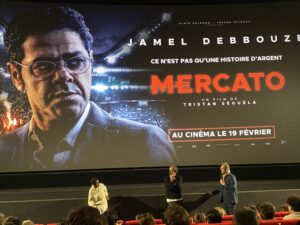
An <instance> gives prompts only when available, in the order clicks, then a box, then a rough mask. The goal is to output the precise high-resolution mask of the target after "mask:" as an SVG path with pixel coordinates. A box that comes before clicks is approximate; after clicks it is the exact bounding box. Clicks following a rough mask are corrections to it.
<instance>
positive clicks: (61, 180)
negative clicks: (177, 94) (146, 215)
mask: <svg viewBox="0 0 300 225" xmlns="http://www.w3.org/2000/svg"><path fill="white" fill-rule="evenodd" d="M299 169H300V164H274V165H232V166H231V170H232V172H233V173H234V174H236V176H237V177H238V178H239V180H263V179H298V178H300V174H299V173H297V172H296V171H299ZM167 171H168V170H167V168H147V169H142V168H131V169H115V170H111V169H110V170H83V171H57V172H31V173H7V174H1V173H0V180H1V185H0V189H9V188H35V187H68V186H74V187H76V186H85V185H87V184H88V183H89V179H90V177H92V176H98V177H101V179H102V180H104V181H105V183H106V184H111V185H115V184H142V183H160V182H161V180H162V177H163V176H165V174H166V173H167ZM180 173H181V174H182V176H183V177H184V180H185V182H201V181H213V180H216V179H217V178H218V177H219V173H220V172H219V166H208V167H180Z"/></svg>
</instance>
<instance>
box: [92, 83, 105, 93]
mask: <svg viewBox="0 0 300 225" xmlns="http://www.w3.org/2000/svg"><path fill="white" fill-rule="evenodd" d="M92 89H94V90H96V91H98V92H105V91H106V90H107V89H108V86H106V85H104V84H96V85H93V86H92Z"/></svg>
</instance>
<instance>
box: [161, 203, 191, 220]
mask: <svg viewBox="0 0 300 225" xmlns="http://www.w3.org/2000/svg"><path fill="white" fill-rule="evenodd" d="M164 220H165V223H166V225H189V224H190V216H189V214H188V212H187V211H186V210H185V209H184V208H183V207H182V206H181V205H178V204H172V205H170V206H169V207H168V208H167V209H166V211H165V212H164Z"/></svg>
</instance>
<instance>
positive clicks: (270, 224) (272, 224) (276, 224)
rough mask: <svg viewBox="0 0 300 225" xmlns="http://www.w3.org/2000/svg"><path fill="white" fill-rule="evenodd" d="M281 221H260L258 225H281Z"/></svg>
mask: <svg viewBox="0 0 300 225" xmlns="http://www.w3.org/2000/svg"><path fill="white" fill-rule="evenodd" d="M281 222H282V220H260V221H259V225H281Z"/></svg>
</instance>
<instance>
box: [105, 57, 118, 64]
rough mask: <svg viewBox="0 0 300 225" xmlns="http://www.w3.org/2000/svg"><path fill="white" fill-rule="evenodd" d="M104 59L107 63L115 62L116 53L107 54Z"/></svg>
mask: <svg viewBox="0 0 300 225" xmlns="http://www.w3.org/2000/svg"><path fill="white" fill-rule="evenodd" d="M106 61H107V62H108V63H109V64H115V63H116V61H117V56H116V55H109V56H107V57H106Z"/></svg>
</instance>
